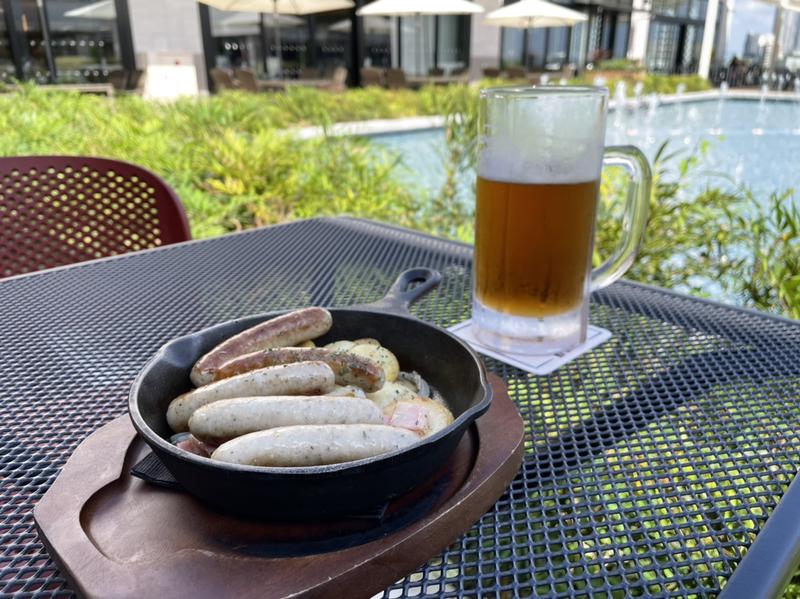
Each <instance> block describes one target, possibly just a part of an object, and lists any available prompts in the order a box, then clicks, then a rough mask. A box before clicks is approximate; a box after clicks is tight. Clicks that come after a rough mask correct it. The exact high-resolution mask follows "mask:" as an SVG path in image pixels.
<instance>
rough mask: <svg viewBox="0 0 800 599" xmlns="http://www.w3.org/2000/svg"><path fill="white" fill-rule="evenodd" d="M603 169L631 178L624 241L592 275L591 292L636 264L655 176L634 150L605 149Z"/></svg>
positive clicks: (627, 148) (642, 157) (641, 155)
mask: <svg viewBox="0 0 800 599" xmlns="http://www.w3.org/2000/svg"><path fill="white" fill-rule="evenodd" d="M603 165H604V166H621V167H623V168H625V169H626V170H627V171H628V172H629V173H630V175H631V182H630V187H629V189H628V199H627V201H626V202H625V215H624V217H623V220H622V240H621V242H620V246H619V247H618V248H617V249H616V250H615V251H614V253H613V254H612V255H611V257H610V258H609V259H608V260H606V261H605V262H604V263H603V264H601V265H600V266H598V267H597V268H596V269H594V270H593V271H592V282H591V290H592V291H597V290H598V289H602V288H603V287H607V286H608V285H611V283H613V282H614V281H616V280H617V279H619V278H620V277H621V276H622V275H624V274H625V272H626V271H627V270H628V269H629V268H630V267H631V264H633V260H634V258H636V253H637V252H638V251H639V247H640V246H641V244H642V239H643V238H644V231H645V227H646V226H647V214H648V211H649V203H650V186H651V184H652V178H653V176H652V174H651V172H650V164H649V163H648V162H647V158H646V157H645V155H644V154H642V152H641V151H639V149H638V148H635V147H633V146H611V147H608V148H606V150H605V155H604V157H603Z"/></svg>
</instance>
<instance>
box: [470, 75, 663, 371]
mask: <svg viewBox="0 0 800 599" xmlns="http://www.w3.org/2000/svg"><path fill="white" fill-rule="evenodd" d="M607 103H608V90H606V89H603V88H594V87H566V86H565V87H562V86H551V87H516V88H488V89H484V90H481V95H480V105H479V110H478V162H477V169H476V170H477V175H478V181H477V196H478V197H477V215H476V222H475V260H474V277H473V279H474V282H473V290H474V294H473V295H474V297H473V302H472V326H471V330H472V333H473V334H474V337H475V340H476V342H478V343H479V344H481V345H482V346H484V347H486V348H488V349H493V350H499V351H501V352H511V353H516V354H521V355H552V354H554V353H558V352H564V351H569V350H570V349H572V348H574V347H575V346H577V345H579V344H580V343H582V342H583V341H584V340H585V339H586V337H587V331H588V327H589V298H590V292H591V291H594V290H596V289H602V288H603V287H605V286H606V285H609V284H610V283H613V282H614V281H616V280H617V279H618V278H619V277H621V276H622V274H623V273H624V272H625V271H626V270H627V269H628V268H629V267H630V265H631V263H632V262H633V259H634V257H635V255H636V249H637V248H638V247H639V244H640V243H641V240H642V235H643V233H644V229H645V224H646V223H647V206H648V200H649V197H650V196H649V194H650V167H649V165H648V164H647V159H646V158H645V157H644V156H643V155H642V153H641V152H640V151H639V150H637V149H636V148H632V147H627V146H626V147H612V148H605V147H604V143H603V142H604V138H605V130H606V113H607ZM604 163H608V164H613V165H615V166H618V167H619V166H621V167H623V168H625V169H626V170H627V171H628V172H629V173H630V175H631V177H630V183H629V185H630V193H629V194H628V196H627V197H628V203H627V204H626V211H625V217H624V226H623V228H622V235H621V240H620V246H619V247H618V248H617V249H616V250H615V251H613V252H610V253H609V258H608V260H607V261H606V262H605V263H604V264H602V265H600V266H599V267H598V268H596V269H594V270H592V264H591V261H592V251H593V247H594V222H595V213H596V211H597V200H598V191H599V187H600V186H599V181H600V176H601V173H602V169H603V164H604Z"/></svg>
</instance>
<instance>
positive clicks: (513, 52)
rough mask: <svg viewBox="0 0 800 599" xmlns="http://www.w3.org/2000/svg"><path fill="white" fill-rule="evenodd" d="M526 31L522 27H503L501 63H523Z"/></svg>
mask: <svg viewBox="0 0 800 599" xmlns="http://www.w3.org/2000/svg"><path fill="white" fill-rule="evenodd" d="M524 37H525V32H524V31H523V30H522V29H511V28H508V27H505V28H503V36H502V38H501V39H502V44H503V48H502V57H501V64H502V65H503V66H504V67H510V66H519V65H521V64H522V62H523V60H524V58H523V50H524V47H523V45H522V44H523V41H522V40H523V38H524Z"/></svg>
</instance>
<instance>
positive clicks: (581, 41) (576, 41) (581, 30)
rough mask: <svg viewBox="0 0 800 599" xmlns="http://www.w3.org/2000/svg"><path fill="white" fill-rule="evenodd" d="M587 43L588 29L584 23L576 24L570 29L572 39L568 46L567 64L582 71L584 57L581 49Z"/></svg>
mask: <svg viewBox="0 0 800 599" xmlns="http://www.w3.org/2000/svg"><path fill="white" fill-rule="evenodd" d="M588 41H589V27H588V26H587V25H586V23H577V24H576V25H574V26H573V27H572V37H571V38H570V44H569V62H570V63H571V64H574V65H577V67H578V68H579V69H582V68H583V67H584V66H585V65H586V55H585V53H584V51H583V49H584V48H585V47H586V44H587V43H588Z"/></svg>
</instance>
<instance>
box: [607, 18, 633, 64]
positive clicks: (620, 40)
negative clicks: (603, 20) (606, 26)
mask: <svg viewBox="0 0 800 599" xmlns="http://www.w3.org/2000/svg"><path fill="white" fill-rule="evenodd" d="M630 29H631V16H630V15H626V14H620V15H618V16H617V25H616V31H615V32H614V47H613V48H612V50H611V57H612V58H625V56H626V55H627V52H628V34H629V33H630Z"/></svg>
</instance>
